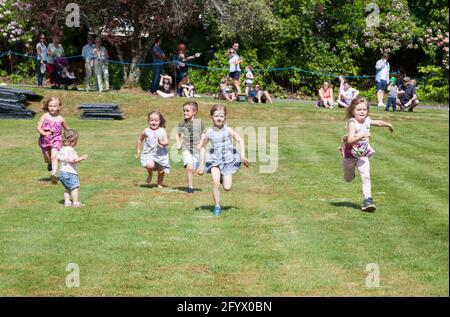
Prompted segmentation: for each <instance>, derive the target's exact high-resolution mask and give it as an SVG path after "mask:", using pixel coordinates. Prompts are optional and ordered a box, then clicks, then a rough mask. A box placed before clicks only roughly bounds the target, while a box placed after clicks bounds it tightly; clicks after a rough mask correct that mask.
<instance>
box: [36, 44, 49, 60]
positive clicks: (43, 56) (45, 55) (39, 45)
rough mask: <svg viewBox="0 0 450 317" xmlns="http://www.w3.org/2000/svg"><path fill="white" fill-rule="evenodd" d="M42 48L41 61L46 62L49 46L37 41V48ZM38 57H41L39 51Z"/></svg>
mask: <svg viewBox="0 0 450 317" xmlns="http://www.w3.org/2000/svg"><path fill="white" fill-rule="evenodd" d="M38 48H40V49H41V55H40V57H41V59H40V60H41V61H43V62H46V61H47V46H45V44H42V43H40V42H39V43H37V45H36V50H37V49H38ZM38 59H39V53H38Z"/></svg>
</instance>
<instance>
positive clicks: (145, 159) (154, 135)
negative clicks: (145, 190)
mask: <svg viewBox="0 0 450 317" xmlns="http://www.w3.org/2000/svg"><path fill="white" fill-rule="evenodd" d="M165 127H166V120H165V119H164V117H163V115H162V114H161V112H159V111H152V112H150V113H149V114H148V127H147V128H145V129H144V131H142V132H141V135H139V138H138V139H137V142H136V158H140V159H141V165H142V167H144V168H146V169H147V172H148V176H147V180H146V182H147V184H151V182H152V176H153V171H158V188H163V180H164V173H169V171H170V165H169V153H168V152H167V148H166V147H167V145H169V139H168V138H167V133H166V130H165V129H164V128H165ZM142 142H144V151H143V152H142V154H141V145H142Z"/></svg>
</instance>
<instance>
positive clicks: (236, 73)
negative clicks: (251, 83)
mask: <svg viewBox="0 0 450 317" xmlns="http://www.w3.org/2000/svg"><path fill="white" fill-rule="evenodd" d="M236 45H237V46H239V44H237V43H235V44H233V48H230V50H229V53H230V54H229V56H228V64H229V65H230V74H229V77H230V78H231V79H233V85H234V87H235V89H236V93H237V94H238V95H240V94H241V87H240V82H239V79H240V77H241V66H240V65H239V64H240V63H241V62H242V60H241V58H240V56H239V54H238V53H237V51H236V49H234V47H236Z"/></svg>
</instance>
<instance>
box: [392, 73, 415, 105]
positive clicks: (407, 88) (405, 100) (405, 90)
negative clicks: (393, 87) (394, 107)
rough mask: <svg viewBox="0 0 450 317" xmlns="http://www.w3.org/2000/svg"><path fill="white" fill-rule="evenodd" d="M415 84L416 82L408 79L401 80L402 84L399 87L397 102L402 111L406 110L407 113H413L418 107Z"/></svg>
mask: <svg viewBox="0 0 450 317" xmlns="http://www.w3.org/2000/svg"><path fill="white" fill-rule="evenodd" d="M415 83H416V81H415V80H411V79H410V78H409V77H405V78H403V84H402V85H401V86H400V91H399V92H398V95H399V98H398V100H397V103H398V105H399V106H400V109H401V110H402V111H405V110H406V109H408V111H409V112H413V111H414V110H413V109H414V108H415V107H417V106H418V105H419V100H418V99H417V94H416V87H415Z"/></svg>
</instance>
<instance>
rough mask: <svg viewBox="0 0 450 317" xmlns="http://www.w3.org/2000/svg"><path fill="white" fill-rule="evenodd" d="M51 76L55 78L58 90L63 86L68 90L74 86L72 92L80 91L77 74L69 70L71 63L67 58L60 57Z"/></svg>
mask: <svg viewBox="0 0 450 317" xmlns="http://www.w3.org/2000/svg"><path fill="white" fill-rule="evenodd" d="M51 76H53V81H54V82H55V84H56V85H57V87H58V88H61V86H63V87H64V89H66V90H67V89H69V86H72V90H78V87H77V85H78V80H77V78H76V77H75V74H74V73H73V72H71V71H70V70H69V62H68V60H67V59H66V58H65V57H58V58H57V59H56V61H55V70H54V71H53V73H52V75H51Z"/></svg>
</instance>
